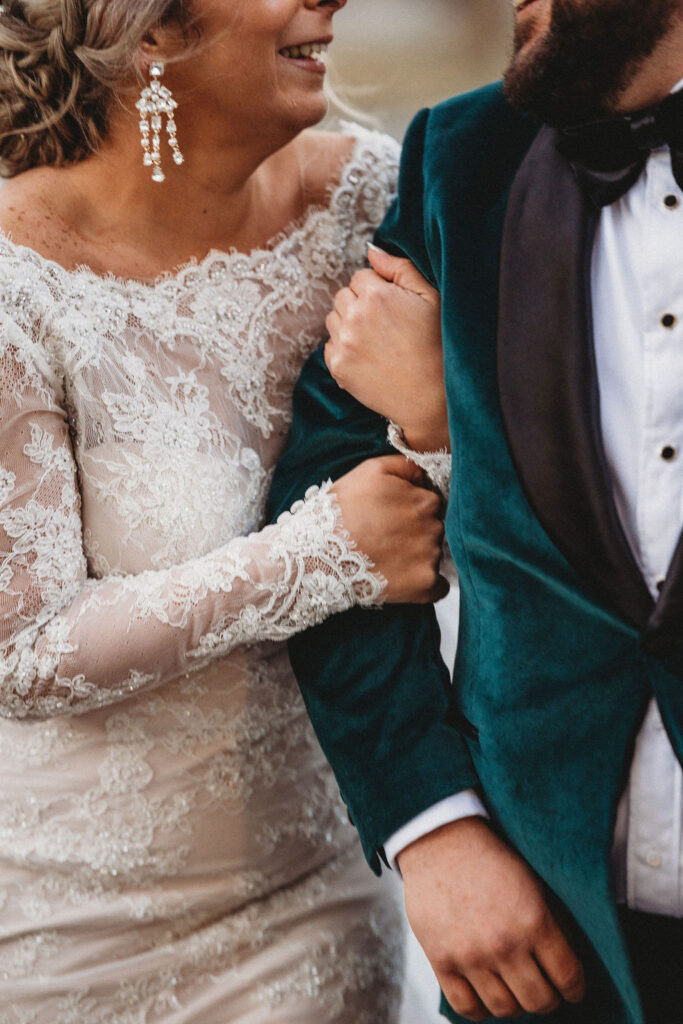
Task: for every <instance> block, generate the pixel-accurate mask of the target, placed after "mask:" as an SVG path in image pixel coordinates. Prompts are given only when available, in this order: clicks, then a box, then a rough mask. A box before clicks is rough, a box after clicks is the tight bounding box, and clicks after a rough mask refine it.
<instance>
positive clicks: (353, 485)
mask: <svg viewBox="0 0 683 1024" xmlns="http://www.w3.org/2000/svg"><path fill="white" fill-rule="evenodd" d="M424 482H425V478H424V474H423V472H422V470H421V469H419V468H418V467H417V466H415V465H414V464H413V463H412V462H408V460H407V459H404V458H403V456H402V455H388V456H385V457H384V458H377V459H368V461H367V462H363V463H361V465H360V466H357V467H356V469H353V470H352V471H351V472H350V473H347V474H346V475H345V476H343V477H341V478H340V479H339V480H337V482H336V483H335V485H334V492H335V494H336V496H337V500H338V502H339V505H340V507H341V511H342V518H343V521H344V526H345V527H346V529H347V530H348V532H349V533H350V534H351V537H352V538H353V540H354V541H355V542H356V544H357V545H358V547H359V548H360V550H361V551H362V552H363V553H364V554H366V555H368V557H369V558H371V559H372V561H373V562H374V564H375V567H376V569H377V570H378V571H379V572H380V573H381V574H382V575H383V576H384V577H385V578H386V579H387V581H388V587H387V589H386V591H385V592H384V597H385V600H386V601H389V602H391V603H393V604H431V603H433V602H434V601H439V600H441V598H442V597H445V596H446V594H447V593H448V582H447V581H446V580H445V579H444V578H443V576H441V575H440V574H439V564H440V562H441V555H442V545H443V536H444V529H443V522H442V516H443V504H442V501H441V499H440V498H439V496H438V495H436V494H434V492H433V491H430V490H427V489H426V488H425V487H424Z"/></svg>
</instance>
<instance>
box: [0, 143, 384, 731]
mask: <svg viewBox="0 0 683 1024" xmlns="http://www.w3.org/2000/svg"><path fill="white" fill-rule="evenodd" d="M354 132H355V135H356V139H355V146H354V149H353V153H352V156H351V157H350V159H349V161H348V162H347V163H346V165H345V167H344V169H343V172H342V175H341V180H340V182H339V184H338V185H337V187H336V188H334V190H333V191H332V192H331V195H330V199H329V203H328V205H327V206H325V207H322V208H314V209H311V210H309V212H308V213H307V214H306V215H305V217H304V218H303V220H302V221H301V222H300V223H298V224H296V225H295V226H294V227H293V228H291V229H290V230H288V231H287V232H285V233H284V234H283V235H282V236H281V237H279V238H277V239H275V240H274V241H273V242H272V244H271V245H269V246H268V247H267V248H264V249H262V250H260V251H256V252H252V253H250V254H248V255H247V254H242V253H239V252H235V251H233V252H228V253H225V252H216V251H213V252H210V253H209V254H208V255H207V256H206V257H205V258H204V259H203V260H201V261H200V262H196V263H192V264H189V265H186V266H184V267H182V268H180V269H179V270H178V271H176V272H174V273H171V274H168V275H164V276H162V277H160V278H159V279H158V280H156V281H154V282H149V283H147V282H140V281H134V280H121V279H118V278H116V277H113V276H108V277H102V276H98V275H96V274H94V273H93V272H92V271H90V270H89V269H88V268H79V269H76V270H72V271H67V270H65V269H64V268H62V267H61V266H59V265H58V264H56V263H54V262H51V261H49V260H46V259H44V258H43V257H41V256H39V255H38V254H37V253H35V252H33V251H32V250H29V249H26V248H23V247H21V246H17V245H15V244H14V243H13V242H12V241H11V240H9V239H8V238H6V237H3V238H0V309H1V310H2V317H3V320H4V330H3V343H2V348H3V361H4V364H5V366H4V369H5V377H4V380H5V382H6V383H5V385H4V387H3V392H4V394H3V398H2V403H3V406H4V407H7V410H8V413H9V411H10V410H11V411H12V413H13V415H12V417H11V418H10V417H9V416H8V415H6V416H5V424H6V425H5V427H4V429H3V441H4V448H5V450H11V448H12V446H13V445H14V446H17V445H19V448H20V449H21V451H22V454H23V458H21V459H17V463H16V465H13V460H14V459H15V458H17V457H16V454H15V455H14V456H10V457H9V458H7V459H5V460H4V462H3V464H2V468H1V469H0V473H2V488H3V492H4V496H5V499H6V503H5V505H3V506H1V507H0V536H2V531H3V529H4V536H5V539H6V543H5V545H0V574H2V578H3V580H4V586H2V587H0V644H3V646H4V652H5V653H6V655H7V656H6V657H5V659H4V661H3V662H0V681H2V680H3V673H4V688H5V690H6V691H7V692H8V693H9V691H10V689H11V690H12V691H13V693H12V696H11V699H10V701H9V703H10V704H11V707H9V708H8V707H7V702H6V701H3V699H2V687H3V683H2V682H0V712H2V711H3V707H4V708H5V711H9V712H10V713H11V714H14V715H22V714H24V713H26V712H27V711H28V709H29V705H31V706H32V707H33V708H37V707H38V706H42V709H43V710H42V712H41V713H52V712H54V711H59V710H60V709H61V708H63V707H74V705H75V704H79V705H81V706H80V707H79V710H83V709H84V708H85V707H87V706H89V704H90V703H98V702H108V701H109V700H111V699H112V698H113V690H117V691H120V690H121V688H122V687H123V689H124V690H125V689H126V688H128V689H134V688H137V685H138V684H137V683H136V681H135V680H136V679H140V678H143V677H144V678H145V679H147V677H148V676H149V675H150V667H151V665H150V661H151V660H153V661H154V663H155V671H154V672H153V673H152V675H153V677H154V680H155V681H157V682H158V681H163V679H165V678H170V677H171V674H172V673H173V672H175V674H176V675H177V674H180V672H181V671H183V670H184V669H185V668H186V667H187V666H186V664H184V663H181V662H178V661H177V660H176V661H175V662H174V664H173V665H168V666H167V667H166V668H165V669H164V667H163V666H162V665H161V664H160V663H159V657H158V653H159V651H158V647H159V644H160V643H161V642H162V637H160V636H158V637H157V643H156V646H155V648H154V650H151V649H150V648H149V647H147V651H148V655H153V657H152V658H150V657H149V656H147V657H145V656H142V657H141V660H140V663H139V664H130V665H128V666H126V665H124V664H122V663H121V658H120V655H119V656H118V657H117V656H115V657H114V659H113V662H114V664H112V663H110V668H112V669H114V666H115V663H116V662H117V661H118V662H119V668H118V669H115V670H114V672H113V676H114V677H115V678H110V680H109V681H108V683H107V689H108V690H109V693H108V694H103V688H102V679H101V678H100V679H95V678H91V677H90V676H89V674H88V671H87V667H88V666H87V664H83V663H82V661H81V660H80V659H79V658H78V657H76V656H75V652H74V651H73V650H69V649H67V648H71V647H74V646H78V647H79V648H80V649H81V650H82V649H83V646H84V645H83V644H82V643H79V641H78V639H74V629H75V628H77V620H78V619H80V618H82V617H84V616H85V617H86V618H87V620H88V622H89V625H90V628H97V623H96V621H95V618H94V617H93V616H94V610H95V609H100V610H102V609H103V608H105V607H106V608H108V609H109V610H110V614H109V616H108V621H109V622H110V623H111V624H112V626H116V625H117V626H118V627H119V629H120V630H123V629H125V631H126V632H127V633H128V634H129V635H130V630H131V628H132V627H131V623H132V622H133V621H137V620H139V619H140V617H146V618H147V619H149V618H152V619H156V620H157V627H158V626H167V625H169V624H170V625H171V626H173V627H181V628H183V629H185V630H188V629H189V630H190V631H191V632H192V633H195V634H197V637H195V638H194V639H199V641H200V644H199V646H193V647H192V648H191V649H190V650H189V653H190V656H191V658H192V659H194V660H193V665H196V664H197V663H198V662H199V661H201V660H202V659H201V656H202V654H203V653H206V652H207V650H208V648H212V650H213V654H214V656H215V655H217V654H219V653H220V654H225V653H227V650H228V649H229V648H232V647H234V646H235V644H236V643H240V642H244V641H245V640H258V639H278V638H280V637H281V636H285V635H287V631H288V630H290V629H291V628H292V627H294V626H296V627H298V628H302V627H303V625H304V624H311V623H312V622H313V621H314V620H315V619H316V617H317V618H319V617H320V614H321V613H322V612H323V611H324V610H325V608H324V606H325V604H326V602H327V599H328V598H329V599H330V600H331V601H332V604H334V603H335V602H336V608H333V607H332V605H330V606H329V607H328V609H327V610H328V611H330V610H339V608H341V607H342V604H343V602H344V595H343V594H342V591H343V590H344V586H345V583H348V580H346V581H344V580H342V579H341V577H340V575H339V573H335V572H332V573H331V574H330V573H329V572H328V571H327V570H326V569H325V563H326V562H328V561H329V557H334V554H335V552H334V550H333V549H334V548H335V546H336V545H337V544H338V543H339V540H340V538H341V536H342V531H341V529H339V524H338V523H337V529H336V539H335V540H333V541H332V548H330V537H328V538H327V540H326V541H323V539H322V534H321V533H320V530H321V529H322V530H323V531H327V532H328V533H329V530H330V528H332V529H333V530H334V526H335V524H334V519H335V515H334V514H333V510H332V508H331V503H330V502H329V501H327V502H325V501H323V498H324V495H322V494H318V495H315V496H312V499H313V500H312V502H311V507H310V508H309V509H308V510H305V509H303V510H300V513H301V514H300V516H299V519H300V520H301V522H300V523H299V524H298V526H297V527H296V528H295V527H294V526H293V525H292V524H289V525H288V526H286V527H285V526H284V525H283V526H282V527H281V530H280V535H278V534H277V532H273V534H272V536H266V533H267V531H264V534H262V535H261V536H260V537H254V538H253V543H252V544H251V545H249V544H247V543H246V542H243V543H238V544H237V545H233V546H232V547H229V545H230V542H231V541H235V539H236V538H245V537H248V536H249V535H250V534H252V535H253V534H255V532H256V531H258V530H259V529H260V527H261V526H262V523H263V513H264V505H265V498H266V493H267V488H268V483H269V478H270V474H271V471H272V469H273V466H274V464H275V462H276V460H277V457H278V455H279V453H280V451H281V448H282V445H283V443H284V438H285V436H286V433H287V429H288V424H289V418H290V408H291V396H292V390H293V387H294V383H295V381H296V378H297V376H298V372H299V370H300V368H301V365H302V363H303V361H304V360H305V358H306V357H307V355H309V354H310V352H311V351H312V350H313V349H314V348H315V346H316V345H318V344H319V343H320V340H321V338H322V336H323V334H324V320H325V316H326V314H327V312H328V311H329V309H330V308H331V306H332V302H333V296H334V293H335V291H336V290H337V289H338V288H339V287H340V286H342V285H343V284H345V283H346V282H347V280H348V278H349V276H350V273H351V271H352V269H354V268H356V267H357V266H359V265H361V264H362V262H363V259H364V251H365V245H366V243H367V241H368V240H369V238H370V237H371V233H372V231H373V229H374V227H375V226H376V225H377V223H378V221H379V220H380V219H381V217H382V214H383V212H384V210H385V209H386V206H387V202H388V200H389V198H390V196H391V195H392V192H393V190H394V187H395V180H396V164H397V147H396V144H395V143H393V142H392V140H390V139H387V138H386V137H383V136H380V135H378V134H376V133H372V132H367V131H364V130H363V129H358V128H354ZM17 410H20V411H21V413H22V415H20V416H18V415H16V413H17ZM31 410H34V412H35V414H34V415H31ZM12 431H14V435H13V436H12ZM27 489H30V490H31V491H32V493H31V497H30V500H29V501H28V503H27V502H26V501H25V498H26V491H27ZM58 489H59V491H61V495H60V497H59V500H57V490H58ZM19 491H20V492H21V494H22V498H21V499H19V500H17V495H18V493H19ZM29 511H30V515H28V514H27V513H28V512H29ZM307 513H308V514H307ZM306 515H307V518H308V520H309V522H308V525H307V526H305V524H304V523H303V519H304V518H305V517H306ZM304 526H305V528H304ZM272 529H273V530H274V531H277V528H272ZM282 530H285V532H286V534H287V538H286V544H285V545H284V546H282V541H283V540H285V537H284V535H282ZM316 530H317V531H318V535H319V536H318V543H319V545H320V551H316V550H314V549H315V544H314V543H312V537H313V534H314V533H315V532H316ZM53 534H55V535H58V537H59V541H58V545H57V546H56V545H55V544H54V543H52V541H51V540H50V539H49V538H51V537H52V535H53ZM304 538H306V540H305V545H304V546H307V549H308V553H307V555H305V556H303V557H304V561H305V560H306V558H307V559H308V563H309V565H308V568H307V567H306V565H304V562H302V561H301V558H300V555H301V551H300V550H299V548H300V544H301V542H302V541H304ZM10 539H11V540H12V543H11V544H8V543H7V542H8V541H9V540H10ZM226 545H227V546H228V548H226V549H225V550H224V551H221V549H222V548H224V547H225V546H226ZM273 545H274V546H273ZM275 548H278V551H275ZM320 556H322V557H320ZM202 559H205V562H204V564H202V563H201V560H202ZM273 559H274V560H275V561H277V562H279V565H278V566H277V567H275V568H274V566H273V565H272V564H271V565H269V566H268V567H266V564H265V563H266V561H270V562H272V561H273ZM288 562H289V563H291V564H289V565H288V566H285V563H288ZM316 562H320V564H319V565H318V564H315V565H314V563H316ZM294 563H296V565H294ZM366 568H367V565H366V564H363V560H362V558H361V557H360V555H359V554H357V556H356V560H355V577H356V578H355V579H354V585H355V588H356V595H358V593H359V586H360V587H361V588H362V587H363V586H365V589H366V591H367V593H373V594H375V596H376V593H375V590H376V588H375V586H374V584H373V583H372V581H371V579H370V576H369V575H368V574H367V573H366V572H365V569H366ZM309 570H311V571H309ZM316 573H317V575H316ZM321 573H322V575H321ZM363 575H365V577H366V579H365V584H362V582H361V577H362V576H363ZM323 576H325V577H327V578H326V579H323ZM27 577H28V579H27ZM96 580H98V581H102V585H101V586H99V587H97V586H94V581H96ZM117 580H118V581H119V582H118V583H117V582H115V581H117ZM103 581H109V582H108V583H104V582H103ZM302 584H303V585H304V586H305V587H308V589H310V587H311V586H313V588H314V590H315V591H316V593H315V595H313V594H311V595H309V596H310V598H311V600H309V601H308V605H309V610H310V609H311V608H312V604H311V601H312V602H313V604H317V606H318V610H317V616H316V615H313V617H312V618H311V617H310V616H309V615H308V613H306V612H305V611H304V605H303V603H301V602H299V604H298V605H296V602H295V601H294V598H295V591H296V589H297V588H298V587H300V586H301V585H302ZM27 585H28V590H27ZM287 588H290V591H292V592H291V593H290V594H289V595H287V597H286V598H285V599H284V600H283V595H284V593H285V590H286V589H287ZM321 588H322V590H321ZM228 590H230V591H231V592H232V595H233V598H234V601H233V605H234V607H233V608H232V609H231V611H230V612H229V615H232V617H233V618H236V619H238V620H239V619H241V625H240V626H239V628H237V631H236V632H235V633H234V635H233V638H232V641H231V642H230V643H228V644H227V645H226V643H225V640H226V636H225V627H226V623H227V618H226V607H225V605H226V602H225V600H223V601H221V600H220V599H219V598H218V595H219V594H222V595H223V596H224V595H226V594H227V593H228ZM346 590H347V594H346V597H347V598H348V597H350V596H351V595H350V593H349V592H348V587H347V588H346ZM207 593H213V595H214V596H215V597H216V598H217V600H216V601H214V605H215V607H214V608H213V609H210V610H209V609H208V608H207V609H206V611H207V615H206V618H205V621H204V623H203V624H202V626H201V627H200V624H199V621H198V619H197V617H196V616H195V618H194V621H193V622H191V617H192V616H191V612H192V609H194V608H196V607H197V605H198V604H199V605H201V602H202V601H203V600H204V598H205V596H206V594H207ZM366 596H367V595H366ZM293 601H294V603H293ZM340 602H342V603H341V604H340ZM227 603H228V604H229V603H230V602H229V601H228V602H227ZM36 604H37V605H39V606H40V607H39V609H38V610H37V613H36ZM238 604H239V607H238ZM295 605H296V606H295ZM64 609H68V611H66V612H65V610H64ZM292 612H295V613H296V614H295V615H294V616H293V617H292V614H291V613H292ZM283 615H284V616H285V619H286V620H287V625H285V621H284V619H283V617H282V616H283ZM245 616H246V617H247V618H248V617H249V616H251V617H252V618H254V617H258V618H261V619H262V620H263V622H264V625H265V621H266V620H267V619H269V620H270V624H271V627H272V625H273V622H274V620H275V619H277V620H278V621H279V623H280V626H281V627H282V628H281V629H280V630H279V631H278V630H273V629H272V628H265V629H264V630H263V631H259V630H258V629H254V630H251V631H250V630H249V628H248V624H247V622H246V621H245ZM221 627H222V628H221ZM243 627H244V628H243ZM36 630H39V632H40V636H38V633H37V632H36ZM157 632H159V629H157ZM161 632H163V629H162V630H161ZM149 633H150V631H149V630H148V631H147V632H146V634H145V636H144V637H142V636H141V642H142V646H143V647H145V646H146V645H147V642H148V639H149ZM221 635H222V639H221ZM17 636H18V639H19V643H18V645H17V643H16V640H17ZM13 639H14V644H13V649H10V648H9V647H8V646H7V644H8V642H10V645H11V644H12V641H13ZM169 639H170V638H169V637H168V636H166V637H165V640H167V641H168V640H169ZM131 640H132V642H133V645H134V644H135V638H134V637H131ZM202 645H203V646H202ZM13 657H14V658H15V660H16V657H19V659H20V663H18V664H13V662H12V658H13ZM86 663H87V658H86ZM67 667H68V668H69V672H67V671H66V668H67ZM159 670H161V675H159ZM74 671H76V676H77V677H78V681H77V682H75V681H74V680H75V678H76V676H74V674H73V673H74ZM110 675H111V673H110ZM31 676H33V679H32V678H31ZM35 677H37V678H38V680H41V681H42V683H37V684H36V679H35ZM50 678H51V679H52V680H53V681H52V682H51V683H49V684H47V685H44V684H45V681H46V680H48V679H50ZM143 685H146V684H143ZM37 690H42V691H44V693H43V696H42V697H41V696H39V694H38V692H37ZM19 691H22V693H21V695H20V693H19ZM77 691H78V693H77ZM86 691H88V692H89V694H90V697H86ZM27 695H28V699H26V698H27Z"/></svg>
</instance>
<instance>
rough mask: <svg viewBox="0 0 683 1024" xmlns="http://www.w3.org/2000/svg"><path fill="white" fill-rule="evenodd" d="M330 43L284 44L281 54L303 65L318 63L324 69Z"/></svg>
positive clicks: (318, 66)
mask: <svg viewBox="0 0 683 1024" xmlns="http://www.w3.org/2000/svg"><path fill="white" fill-rule="evenodd" d="M328 46H329V44H328V43H303V44H302V45H301V46H283V48H282V49H281V50H280V51H279V53H280V56H281V57H284V58H285V59H286V60H291V61H294V62H295V63H297V64H300V65H302V66H304V67H305V66H307V65H308V66H313V65H316V66H317V69H319V70H324V69H325V67H326V66H327V50H328Z"/></svg>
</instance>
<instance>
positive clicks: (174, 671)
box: [0, 0, 442, 1024]
mask: <svg viewBox="0 0 683 1024" xmlns="http://www.w3.org/2000/svg"><path fill="white" fill-rule="evenodd" d="M344 2H345V0H320V2H316V0H195V2H194V3H192V4H190V3H187V2H185V0H136V2H135V3H131V2H130V0H9V2H7V3H5V4H4V6H3V7H2V9H1V13H0V97H1V100H2V103H1V104H0V166H1V168H2V172H3V174H4V176H5V177H7V178H9V179H10V180H9V181H8V183H7V184H6V185H5V186H4V187H3V189H2V191H1V192H0V294H1V301H0V715H1V716H2V720H1V723H0V775H1V778H2V795H3V799H2V802H1V803H0V1022H2V1024H76V1022H77V1024H133V1022H135V1024H160V1022H164V1024H181V1022H182V1024H200V1022H201V1024H265V1022H268V1024H284V1022H286V1024H323V1022H324V1024H332V1022H337V1024H363V1022H366V1024H370V1022H372V1024H382V1022H387V1024H388V1022H391V1021H393V1020H395V1014H396V1010H397V1004H398V998H399V988H400V945H401V936H400V925H399V920H398V916H397V914H396V911H395V909H394V906H393V904H392V903H391V902H390V901H387V900H386V899H385V898H384V897H383V896H381V895H380V894H379V893H378V890H377V889H376V887H375V881H374V879H373V878H372V876H371V875H370V873H369V872H368V871H367V868H366V867H365V866H364V863H363V862H362V857H361V854H360V852H359V850H358V848H357V843H356V838H355V833H354V832H353V830H352V829H351V827H350V826H349V824H348V822H347V820H346V814H345V811H344V808H343V806H340V801H339V798H338V795H337V789H336V785H335V783H334V780H333V777H332V775H331V773H330V771H329V770H328V769H327V767H326V766H325V762H324V759H323V756H322V754H321V752H320V750H319V748H318V746H317V744H316V742H315V740H314V737H313V735H312V731H311V729H310V727H309V725H308V721H307V718H306V715H305V711H304V708H303V705H302V702H301V699H300V697H299V695H298V691H297V689H296V685H295V683H294V680H293V677H292V674H291V671H290V668H289V665H288V661H287V656H286V653H285V648H284V645H283V644H282V643H280V642H278V641H282V640H284V639H285V638H286V637H287V636H289V635H291V634H292V633H294V632H297V631H300V630H303V629H305V628H307V627H309V626H311V625H312V624H315V623H317V622H320V621H322V620H323V619H324V618H325V617H326V616H328V615H331V614H333V613H335V612H338V611H341V610H344V609H347V608H349V607H351V606H352V605H355V604H358V605H367V604H376V603H380V602H381V601H382V600H388V601H407V600H413V601H415V600H420V601H427V600H431V599H433V598H434V597H435V596H436V595H437V594H438V593H439V592H440V589H441V582H440V581H439V577H438V561H439V555H440V541H441V533H442V528H441V524H440V523H439V521H438V505H439V502H438V499H437V498H436V497H435V496H434V495H433V494H431V493H430V492H429V491H427V490H424V489H423V488H421V487H419V486H414V485H415V484H420V483H421V482H422V477H421V473H420V471H419V470H417V469H416V468H415V467H411V466H410V465H409V464H408V463H406V462H405V460H403V459H402V458H401V457H400V456H395V457H389V458H386V459H380V460H375V461H374V462H371V463H366V464H364V465H363V466H361V467H359V468H358V469H357V470H355V471H354V472H352V473H349V474H348V475H346V476H344V477H342V478H341V479H340V480H338V481H337V482H336V483H335V484H334V487H333V488H332V486H331V485H329V484H327V483H324V482H322V481H321V487H320V488H318V489H314V490H313V491H311V492H310V493H309V494H308V496H307V498H306V501H305V502H303V503H300V504H298V505H297V506H296V507H295V508H294V509H292V511H291V513H290V514H288V515H286V516H285V517H283V519H281V521H280V522H279V523H278V524H277V525H275V526H271V527H267V528H264V527H263V518H264V504H265V495H266V492H267V488H268V482H269V478H270V475H271V471H272V469H273V466H274V464H275V462H276V460H277V458H278V455H279V453H280V451H281V449H282V446H283V444H284V439H285V436H286V434H287V429H288V424H289V419H290V408H291V396H292V390H293V386H294V382H295V380H296V377H297V374H298V371H299V369H300V367H301V365H302V363H303V361H304V360H305V358H306V356H307V355H308V354H309V353H310V352H311V351H312V349H313V348H314V347H315V346H316V345H317V343H318V342H319V340H320V339H321V337H322V336H323V334H324V323H325V316H326V314H327V312H328V310H329V309H330V308H331V306H332V304H333V296H334V293H335V292H336V291H337V290H338V289H339V288H340V287H342V286H343V285H345V284H346V283H347V282H348V280H349V278H350V276H351V274H352V272H353V270H354V269H355V268H356V267H357V266H358V265H359V264H361V263H362V261H363V256H364V249H365V245H366V242H367V241H368V239H369V237H370V236H371V233H372V231H373V229H374V227H375V226H376V225H377V223H378V222H379V221H380V220H381V218H382V216H383V213H384V211H385V208H386V206H387V203H388V202H389V200H390V198H391V196H392V194H393V191H394V186H395V180H396V168H397V156H398V154H397V147H396V145H395V144H394V143H392V142H391V141H390V140H389V139H387V138H385V137H383V136H380V135H377V134H373V133H369V132H366V131H363V130H361V129H357V128H353V129H350V130H349V132H348V133H347V134H344V135H333V134H321V133H315V132H311V131H303V130H304V129H308V128H310V126H312V125H313V124H315V123H316V122H317V121H318V120H319V119H320V118H321V117H322V116H323V114H324V112H325V101H324V96H323V79H324V54H325V50H326V47H327V45H328V44H329V42H330V41H331V37H332V29H331V25H332V19H333V16H334V14H335V13H336V12H337V10H339V9H340V8H341V7H343V6H344ZM138 97H140V98H139V100H138ZM136 100H138V107H137V109H136V106H135V104H136ZM387 581H388V582H387Z"/></svg>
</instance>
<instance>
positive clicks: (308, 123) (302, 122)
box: [282, 92, 329, 133]
mask: <svg viewBox="0 0 683 1024" xmlns="http://www.w3.org/2000/svg"><path fill="white" fill-rule="evenodd" d="M328 108H329V103H328V101H327V96H325V94H324V93H323V92H321V93H320V95H319V96H317V97H315V98H313V97H308V99H307V101H306V102H304V103H297V104H291V105H289V106H287V107H286V109H284V110H283V117H282V124H283V125H286V126H287V128H288V129H289V131H292V132H295V133H298V132H302V131H304V130H305V129H306V128H313V127H314V126H315V125H317V124H320V122H321V121H322V120H324V118H325V117H326V115H327V111H328Z"/></svg>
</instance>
